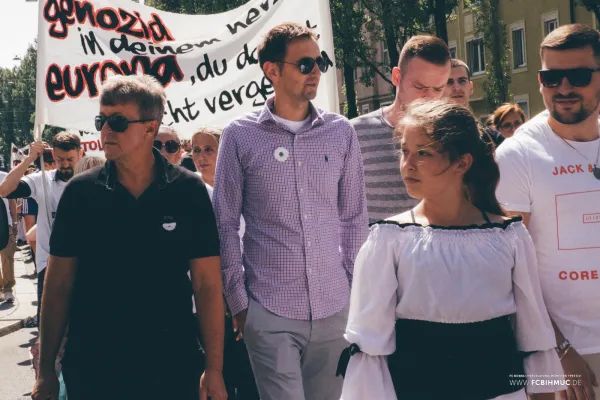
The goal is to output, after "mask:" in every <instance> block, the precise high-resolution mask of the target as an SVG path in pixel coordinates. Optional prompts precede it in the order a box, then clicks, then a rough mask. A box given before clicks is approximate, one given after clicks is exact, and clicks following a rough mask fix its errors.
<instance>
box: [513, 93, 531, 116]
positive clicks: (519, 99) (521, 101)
mask: <svg viewBox="0 0 600 400" xmlns="http://www.w3.org/2000/svg"><path fill="white" fill-rule="evenodd" d="M515 104H517V105H518V106H519V107H521V109H522V110H523V112H524V113H525V116H526V117H527V118H529V95H527V94H523V95H517V96H515Z"/></svg>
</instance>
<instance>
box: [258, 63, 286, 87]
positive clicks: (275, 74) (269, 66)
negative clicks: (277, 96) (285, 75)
mask: <svg viewBox="0 0 600 400" xmlns="http://www.w3.org/2000/svg"><path fill="white" fill-rule="evenodd" d="M281 72H282V69H281V65H280V64H278V63H276V62H271V61H267V62H266V63H264V65H263V73H264V74H265V76H266V77H267V78H268V79H270V80H271V82H273V83H275V82H277V81H278V80H279V79H280V78H281Z"/></svg>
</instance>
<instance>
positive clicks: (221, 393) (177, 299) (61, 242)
mask: <svg viewBox="0 0 600 400" xmlns="http://www.w3.org/2000/svg"><path fill="white" fill-rule="evenodd" d="M99 100H100V113H99V115H98V116H97V117H96V118H95V123H96V129H97V130H99V131H100V135H101V141H102V145H103V148H104V153H105V156H106V158H107V160H108V161H107V162H106V164H105V165H104V167H101V168H94V169H93V170H90V171H87V172H85V173H82V174H80V175H78V176H76V177H75V178H74V179H73V181H72V182H71V183H70V184H69V185H68V187H67V188H66V190H65V193H64V195H63V197H62V198H61V201H60V205H59V207H58V211H57V215H56V222H55V224H54V229H53V231H52V237H51V239H50V253H51V256H50V260H49V265H48V277H47V281H46V288H45V291H44V298H43V306H42V319H41V330H40V333H41V349H40V350H41V354H40V375H39V378H38V380H37V383H36V386H35V388H34V390H33V392H32V393H33V396H32V397H33V398H34V400H44V399H47V398H48V397H49V396H50V397H52V396H56V394H57V392H58V381H57V377H56V372H55V369H54V363H55V359H56V355H57V353H58V351H59V348H60V343H61V340H62V338H63V335H64V332H65V328H66V326H67V323H68V325H69V334H68V340H67V344H66V349H65V356H64V359H63V375H64V380H65V384H66V387H67V393H68V396H69V400H81V399H84V400H100V399H102V400H104V399H118V400H126V399H127V400H129V399H144V400H155V399H156V400H158V399H160V400H162V399H177V400H197V399H198V398H199V396H200V395H202V397H201V398H202V399H206V398H207V396H208V397H210V398H212V399H213V400H225V399H226V397H227V393H226V391H225V387H224V384H223V378H222V370H223V330H224V323H225V322H224V318H223V317H224V314H225V311H224V308H223V297H222V295H223V289H222V285H221V274H220V268H219V266H220V259H219V235H218V232H217V227H216V224H215V219H214V214H213V211H212V207H211V203H210V198H209V196H208V193H207V191H206V188H205V185H204V183H203V182H202V180H201V179H199V178H198V177H197V176H196V175H194V174H192V173H190V172H188V171H186V170H184V169H182V168H180V167H178V166H176V165H172V164H171V163H169V162H168V161H167V160H166V159H165V158H164V157H163V156H162V155H161V154H160V152H159V151H158V150H157V149H154V148H153V144H154V140H155V138H156V134H157V133H158V128H159V126H160V123H161V121H162V118H163V115H164V107H165V100H166V96H165V92H164V89H163V87H162V86H161V85H160V83H158V81H157V80H156V79H154V78H153V77H150V76H148V75H144V76H139V75H132V76H114V77H111V78H109V79H107V80H106V81H105V82H104V83H103V85H102V88H101V93H100V98H99ZM82 215H85V216H86V217H87V218H88V220H87V221H86V222H87V224H88V226H90V227H93V229H87V230H86V232H85V235H83V234H82V232H81V216H82ZM180 248H182V249H184V250H183V251H181V250H174V249H180ZM188 271H190V272H191V282H190V278H189V277H188V275H187V273H188ZM107 277H111V279H110V285H109V286H110V287H107V286H106V285H102V284H99V283H100V282H104V281H106V279H107ZM155 289H156V290H160V292H161V299H160V301H158V302H153V303H152V306H151V307H150V306H147V305H143V306H140V300H141V299H146V298H148V293H149V292H148V291H149V290H151V291H153V290H155ZM192 293H193V294H194V295H195V296H194V298H195V302H196V305H197V308H198V313H197V318H194V314H193V312H192V299H191V296H192ZM132 320H135V321H136V322H135V324H132V323H131V321H132ZM117 327H118V329H117ZM198 330H200V332H201V334H202V339H203V343H204V345H205V350H206V369H205V371H204V374H202V377H201V375H200V373H201V371H200V369H201V366H200V365H199V364H200V354H199V348H198ZM107 374H109V375H107ZM107 376H110V378H107ZM107 379H109V381H107ZM199 384H200V387H201V391H200V392H199Z"/></svg>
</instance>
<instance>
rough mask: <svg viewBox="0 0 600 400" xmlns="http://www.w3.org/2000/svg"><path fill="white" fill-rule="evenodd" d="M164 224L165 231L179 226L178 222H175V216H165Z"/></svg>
mask: <svg viewBox="0 0 600 400" xmlns="http://www.w3.org/2000/svg"><path fill="white" fill-rule="evenodd" d="M162 226H163V229H164V230H165V231H167V232H171V231H173V230H175V228H176V227H177V222H175V218H173V217H165V218H164V222H163V225H162Z"/></svg>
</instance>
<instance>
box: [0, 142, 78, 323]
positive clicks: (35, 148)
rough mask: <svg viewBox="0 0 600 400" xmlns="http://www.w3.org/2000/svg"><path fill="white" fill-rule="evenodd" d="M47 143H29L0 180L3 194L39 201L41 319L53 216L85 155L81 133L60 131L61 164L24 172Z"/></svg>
mask: <svg viewBox="0 0 600 400" xmlns="http://www.w3.org/2000/svg"><path fill="white" fill-rule="evenodd" d="M47 147H48V145H47V144H46V143H42V142H35V143H32V144H31V146H30V147H29V154H28V155H27V158H26V159H25V160H24V161H23V162H22V163H21V164H19V165H18V166H17V167H15V168H13V169H12V170H11V171H10V173H9V174H8V175H7V176H6V179H4V181H3V182H2V183H1V184H0V196H1V197H6V198H9V199H16V198H32V199H33V200H35V201H36V202H37V204H38V210H37V211H38V217H37V224H36V228H35V237H36V240H35V259H36V269H37V273H38V313H37V314H38V315H37V317H38V321H39V317H40V311H41V306H42V292H43V289H44V278H45V273H46V262H47V260H48V254H49V252H50V233H51V231H52V225H53V223H54V216H55V215H56V209H57V207H58V201H59V200H60V197H61V196H62V193H63V191H64V190H65V187H66V186H67V182H68V181H69V179H71V178H72V177H73V169H74V168H75V165H76V164H77V162H78V161H79V159H80V158H81V155H82V150H81V140H80V138H79V135H78V134H74V133H68V132H61V133H59V134H57V135H56V136H54V138H53V139H52V152H53V156H54V157H53V158H54V160H55V161H56V164H57V166H58V168H57V169H53V170H49V171H43V172H42V171H38V172H35V173H33V174H29V175H26V176H23V175H24V173H25V171H26V170H27V168H28V166H29V165H30V164H32V163H33V162H35V160H37V159H38V157H39V156H40V154H42V153H43V152H44V151H45V149H46V148H47ZM44 181H45V184H44ZM44 186H45V187H46V189H44ZM46 196H47V197H46ZM32 229H33V228H32ZM30 232H31V230H30V231H28V232H27V234H29V237H30V238H33V236H32V235H33V232H31V233H30ZM38 239H39V240H38Z"/></svg>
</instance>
